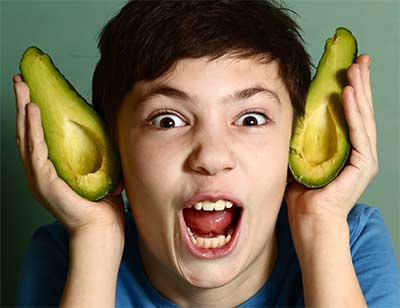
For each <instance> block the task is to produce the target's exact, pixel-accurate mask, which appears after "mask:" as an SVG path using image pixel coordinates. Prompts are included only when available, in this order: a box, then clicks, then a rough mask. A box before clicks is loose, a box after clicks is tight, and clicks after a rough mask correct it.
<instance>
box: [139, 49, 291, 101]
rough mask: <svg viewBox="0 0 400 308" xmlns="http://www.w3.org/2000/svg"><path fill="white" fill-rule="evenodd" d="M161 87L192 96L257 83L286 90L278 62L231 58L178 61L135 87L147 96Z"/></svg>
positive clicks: (245, 86)
mask: <svg viewBox="0 0 400 308" xmlns="http://www.w3.org/2000/svg"><path fill="white" fill-rule="evenodd" d="M160 84H167V85H171V86H177V87H180V88H182V87H183V88H185V92H190V93H193V94H195V92H197V91H204V90H206V89H208V92H211V91H212V93H213V94H214V95H217V94H219V93H221V94H222V93H226V92H227V91H229V90H231V89H230V88H232V87H235V88H237V87H241V88H248V87H251V86H253V85H256V84H257V85H263V86H265V87H266V88H267V89H270V90H273V91H275V92H282V91H283V92H285V91H286V89H285V87H284V84H283V82H282V79H281V77H280V75H279V62H278V60H268V59H265V57H264V58H262V59H261V58H238V57H233V56H231V55H225V56H222V57H219V58H217V59H211V58H209V57H201V58H186V59H181V60H178V61H176V62H175V63H174V64H173V65H172V66H171V67H170V69H169V70H168V71H167V72H166V73H164V74H163V75H162V76H160V77H159V78H157V79H155V80H151V81H139V82H137V83H136V84H135V87H134V88H136V89H137V90H138V91H139V92H141V93H146V92H149V91H151V90H152V89H154V88H155V87H156V86H157V85H160ZM202 94H205V93H204V92H202Z"/></svg>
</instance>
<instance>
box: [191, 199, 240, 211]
mask: <svg viewBox="0 0 400 308" xmlns="http://www.w3.org/2000/svg"><path fill="white" fill-rule="evenodd" d="M232 205H233V203H232V202H231V201H225V200H218V201H217V202H215V203H214V202H211V201H202V202H197V203H196V204H195V205H194V208H195V209H196V210H199V211H200V210H204V211H222V210H224V209H225V208H228V209H230V208H231V207H232Z"/></svg>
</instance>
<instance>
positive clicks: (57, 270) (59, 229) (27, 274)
mask: <svg viewBox="0 0 400 308" xmlns="http://www.w3.org/2000/svg"><path fill="white" fill-rule="evenodd" d="M67 273H68V232H67V231H66V229H64V227H63V226H62V224H61V223H59V222H54V223H52V224H49V225H43V226H40V227H39V228H38V229H36V231H35V232H34V234H33V236H32V238H31V241H30V243H29V246H28V249H27V252H26V254H25V256H24V257H23V259H22V262H21V265H20V270H19V276H18V284H17V297H16V302H17V307H58V304H59V302H60V300H61V297H62V294H63V290H64V285H65V281H66V277H67Z"/></svg>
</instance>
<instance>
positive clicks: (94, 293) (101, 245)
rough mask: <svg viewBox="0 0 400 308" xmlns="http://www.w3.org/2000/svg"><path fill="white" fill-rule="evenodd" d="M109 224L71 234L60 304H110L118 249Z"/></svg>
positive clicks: (116, 272)
mask: <svg viewBox="0 0 400 308" xmlns="http://www.w3.org/2000/svg"><path fill="white" fill-rule="evenodd" d="M115 231H116V230H113V229H112V228H110V229H105V228H102V229H100V230H94V229H88V230H87V232H79V233H76V234H74V235H72V237H71V240H70V246H69V252H70V253H69V256H70V257H69V258H70V267H69V271H68V275H67V281H66V283H65V289H64V294H63V297H62V299H61V302H60V307H114V306H115V292H116V281H117V275H118V269H119V264H120V262H121V256H122V250H121V247H120V244H119V243H118V241H116V240H115V239H116V238H117V237H116V236H115V234H114V233H115Z"/></svg>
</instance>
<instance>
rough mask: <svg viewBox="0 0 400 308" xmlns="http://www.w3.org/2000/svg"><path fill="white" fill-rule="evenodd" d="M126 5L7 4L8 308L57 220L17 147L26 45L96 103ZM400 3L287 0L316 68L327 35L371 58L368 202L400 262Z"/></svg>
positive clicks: (4, 172)
mask: <svg viewBox="0 0 400 308" xmlns="http://www.w3.org/2000/svg"><path fill="white" fill-rule="evenodd" d="M123 3H124V1H89V0H87V1H19V0H14V1H4V0H3V1H1V2H0V16H1V18H0V19H1V40H0V41H1V71H0V86H1V88H0V95H1V278H2V279H1V295H2V299H1V305H2V306H13V305H15V286H16V279H17V271H18V267H19V262H20V260H21V257H22V255H23V254H24V252H25V250H26V248H27V244H28V241H29V240H30V237H31V235H32V233H33V231H34V230H35V228H36V227H37V226H38V225H40V224H44V223H48V222H50V221H52V220H53V218H52V216H50V215H49V214H48V213H47V212H46V210H45V209H44V208H43V207H41V206H40V205H39V204H38V203H37V202H36V201H35V200H34V199H33V198H32V197H31V194H30V192H29V190H28V186H27V181H26V179H25V175H24V171H23V168H22V164H21V162H20V160H19V155H18V151H17V146H16V142H15V141H16V132H15V116H16V112H15V103H14V94H13V89H12V82H11V77H12V76H13V75H14V74H15V73H18V63H19V59H20V57H21V55H22V53H23V51H24V50H25V48H26V47H28V46H30V45H36V46H38V47H39V48H41V49H42V50H44V51H45V52H47V53H49V54H50V55H51V57H52V58H53V61H54V62H55V63H56V65H57V66H58V67H59V68H60V70H61V72H63V74H64V75H65V76H67V77H68V79H69V80H70V81H72V83H73V84H74V86H75V87H76V89H77V90H78V91H79V92H80V93H81V94H82V95H83V96H84V97H86V98H87V99H88V100H89V101H90V98H91V77H92V74H93V71H94V67H95V64H96V63H97V60H98V51H97V48H96V46H97V36H98V34H99V32H100V30H101V28H102V27H103V25H104V24H105V23H106V22H107V21H108V20H109V19H110V18H111V17H112V16H113V15H114V14H115V13H116V12H117V11H118V10H119V9H120V8H121V6H122V5H123ZM399 3H400V2H399V1H390V0H386V1H385V0H383V1H378V0H376V1H366V0H358V1H331V0H329V1H322V0H314V1H309V0H294V1H293V0H287V1H286V5H287V6H288V7H289V8H291V9H293V10H295V11H296V12H297V13H298V14H299V17H297V20H298V22H299V24H300V26H301V27H302V29H303V32H304V38H305V41H306V42H307V49H308V51H309V53H310V54H311V56H312V58H313V63H314V64H315V65H316V64H317V63H318V60H319V58H320V56H321V54H322V48H323V44H324V41H325V39H326V37H327V36H331V35H332V34H333V32H334V29H335V28H336V27H338V26H344V27H348V28H349V29H351V31H352V32H353V33H354V34H355V36H356V37H357V39H358V42H359V44H358V47H359V53H369V54H370V55H371V57H372V67H371V69H372V85H373V94H374V106H375V115H376V121H377V129H378V154H379V162H380V169H379V174H378V176H377V177H376V178H375V180H374V181H373V182H372V183H371V184H370V185H369V186H368V188H367V191H366V192H365V193H364V195H363V196H362V198H361V200H360V201H361V202H365V203H368V204H371V205H374V206H377V207H379V208H380V210H381V212H382V214H383V216H384V219H385V221H386V223H387V225H388V227H389V230H390V233H391V235H392V239H393V242H394V245H395V249H396V253H397V256H398V257H399V256H400V245H399V242H400V240H399V226H398V223H399V221H400V219H399V218H400V217H399V216H400V213H399V212H400V210H399V205H398V200H399V199H400V193H399V191H400V185H399V166H400V164H399V157H400V140H399V116H400V110H399V91H400V90H399V89H400V84H399V82H400V65H399V60H398V58H399V55H400V52H399V45H400V30H399V29H400V25H399V20H400V4H399Z"/></svg>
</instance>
